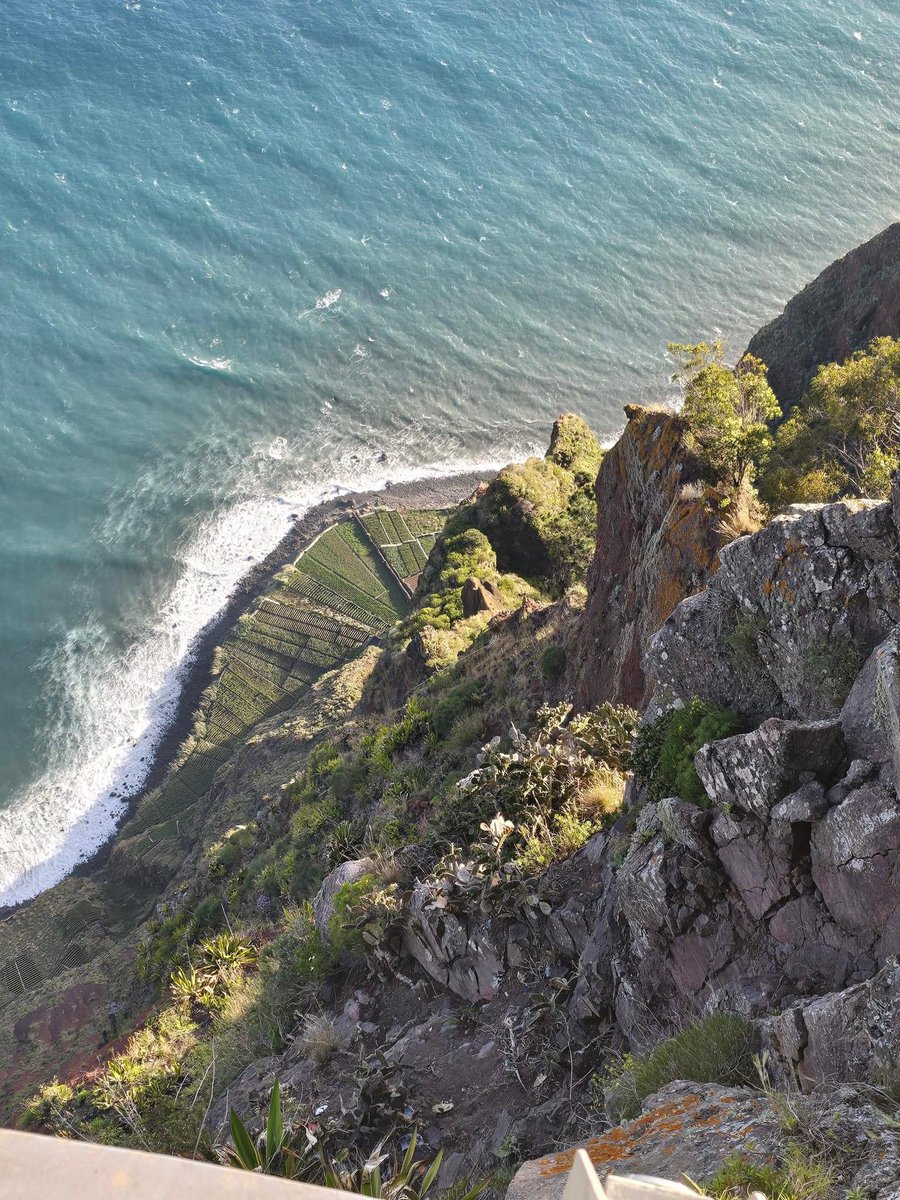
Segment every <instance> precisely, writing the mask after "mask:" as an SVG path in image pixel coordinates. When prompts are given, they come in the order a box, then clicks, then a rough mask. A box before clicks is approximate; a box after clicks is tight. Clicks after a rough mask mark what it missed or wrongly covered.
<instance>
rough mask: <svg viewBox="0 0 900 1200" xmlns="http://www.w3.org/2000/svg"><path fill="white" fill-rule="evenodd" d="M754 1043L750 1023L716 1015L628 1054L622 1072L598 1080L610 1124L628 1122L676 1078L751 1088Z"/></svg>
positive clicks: (753, 1069) (730, 1015) (732, 1015)
mask: <svg viewBox="0 0 900 1200" xmlns="http://www.w3.org/2000/svg"><path fill="white" fill-rule="evenodd" d="M758 1043H759V1035H758V1033H757V1030H756V1026H755V1025H754V1024H753V1022H752V1021H747V1020H745V1019H744V1018H743V1017H739V1016H736V1015H734V1014H731V1013H714V1014H713V1015H712V1016H711V1017H706V1018H704V1019H703V1020H702V1021H697V1022H696V1023H695V1024H693V1025H689V1026H688V1027H687V1028H686V1029H683V1030H682V1031H681V1033H676V1034H675V1036H674V1037H670V1038H667V1039H666V1040H665V1041H663V1042H659V1043H657V1045H655V1046H654V1047H653V1049H652V1050H648V1051H647V1052H646V1053H645V1054H629V1055H626V1056H625V1058H624V1060H623V1061H622V1064H621V1067H620V1069H619V1070H616V1071H611V1072H610V1073H608V1074H607V1076H606V1078H605V1079H603V1080H601V1081H600V1085H601V1089H602V1097H603V1103H604V1106H605V1108H606V1111H607V1113H608V1114H609V1116H610V1119H611V1120H612V1121H613V1122H618V1121H630V1120H632V1119H633V1118H634V1117H636V1116H637V1115H638V1114H639V1113H640V1111H641V1105H642V1104H643V1102H644V1101H645V1100H646V1099H647V1097H648V1096H652V1095H653V1094H654V1093H655V1092H658V1091H659V1089H660V1088H662V1087H665V1085H666V1084H667V1083H674V1082H675V1081H676V1080H679V1079H684V1080H688V1081H689V1082H691V1083H721V1084H727V1085H731V1086H738V1085H740V1084H749V1083H753V1082H754V1080H755V1079H756V1067H755V1064H754V1056H755V1054H756V1051H757V1047H758Z"/></svg>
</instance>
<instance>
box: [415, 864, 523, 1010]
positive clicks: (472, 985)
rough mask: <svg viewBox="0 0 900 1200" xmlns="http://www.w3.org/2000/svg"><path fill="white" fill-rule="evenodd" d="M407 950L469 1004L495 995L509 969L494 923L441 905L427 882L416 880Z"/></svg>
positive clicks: (441, 982)
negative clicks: (497, 944) (491, 925)
mask: <svg viewBox="0 0 900 1200" xmlns="http://www.w3.org/2000/svg"><path fill="white" fill-rule="evenodd" d="M403 951H404V953H406V954H408V955H409V956H410V958H413V959H415V961H416V962H417V963H418V964H419V966H421V967H422V968H423V969H424V970H425V971H426V973H427V974H428V975H430V976H431V978H432V979H434V980H436V981H437V982H438V983H440V984H441V985H442V986H443V987H446V988H448V989H449V990H450V991H451V992H453V993H454V994H455V995H457V996H459V997H460V998H461V999H463V1000H465V1001H466V1003H468V1004H474V1003H475V1002H476V1001H479V1000H490V999H492V997H493V996H495V995H496V993H497V989H498V988H499V986H500V982H501V980H502V978H503V974H504V969H505V968H504V963H503V960H502V957H501V954H500V953H499V952H498V950H497V949H496V947H495V946H494V944H493V941H492V939H491V930H490V929H489V927H488V925H487V924H486V923H484V922H483V921H479V920H478V919H477V918H476V917H475V916H471V917H470V916H469V915H468V914H464V913H459V914H457V913H451V912H448V911H447V909H445V908H440V907H438V906H437V905H435V904H434V903H433V902H432V898H431V894H430V892H429V891H428V889H427V888H426V887H424V886H423V885H422V884H417V885H416V887H415V888H414V890H413V894H412V897H411V898H410V901H409V904H408V905H407V909H406V921H405V924H404V929H403Z"/></svg>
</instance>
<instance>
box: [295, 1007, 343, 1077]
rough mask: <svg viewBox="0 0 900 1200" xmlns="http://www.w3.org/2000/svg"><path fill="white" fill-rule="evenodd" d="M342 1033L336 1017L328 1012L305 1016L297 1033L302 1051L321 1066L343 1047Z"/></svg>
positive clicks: (298, 1043)
mask: <svg viewBox="0 0 900 1200" xmlns="http://www.w3.org/2000/svg"><path fill="white" fill-rule="evenodd" d="M341 1044H342V1043H341V1035H340V1033H339V1032H338V1028H337V1025H336V1024H335V1021H334V1018H333V1017H330V1016H329V1015H328V1014H327V1013H312V1014H310V1015H309V1016H308V1017H305V1018H304V1020H303V1024H302V1025H301V1026H300V1032H299V1033H298V1035H297V1045H298V1046H299V1047H300V1050H301V1051H302V1053H303V1054H304V1055H305V1056H306V1057H307V1058H310V1059H312V1061H313V1062H314V1063H315V1064H316V1065H317V1066H319V1067H321V1066H324V1065H325V1063H327V1062H328V1060H329V1059H330V1058H331V1056H332V1055H333V1054H335V1053H336V1052H337V1051H338V1050H340V1048H341Z"/></svg>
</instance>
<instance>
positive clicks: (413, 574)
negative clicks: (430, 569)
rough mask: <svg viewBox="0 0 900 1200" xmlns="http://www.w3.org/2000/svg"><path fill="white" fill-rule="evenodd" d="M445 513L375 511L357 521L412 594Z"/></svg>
mask: <svg viewBox="0 0 900 1200" xmlns="http://www.w3.org/2000/svg"><path fill="white" fill-rule="evenodd" d="M448 515H449V510H436V509H406V510H404V511H403V512H399V511H397V510H396V509H390V508H376V509H375V510H374V511H373V512H369V513H365V514H364V515H363V516H361V517H359V523H360V525H361V526H362V528H363V530H364V531H365V533H366V534H367V535H368V537H369V539H370V540H371V541H372V542H373V543H374V545H375V546H377V548H378V551H379V553H380V554H381V556H382V558H383V559H384V561H385V562H386V563H387V565H388V567H390V569H391V571H392V572H393V573H394V575H396V577H397V579H398V580H400V582H401V583H402V584H403V587H404V589H405V590H406V591H407V592H408V593H410V594H412V592H413V591H414V590H415V587H416V584H417V583H418V579H419V576H420V575H421V573H422V571H423V569H424V567H425V563H426V562H427V561H428V555H429V554H430V553H431V549H432V547H433V546H434V543H435V541H436V540H437V537H438V534H439V533H440V532H441V529H443V526H444V521H445V520H446V519H447V516H448Z"/></svg>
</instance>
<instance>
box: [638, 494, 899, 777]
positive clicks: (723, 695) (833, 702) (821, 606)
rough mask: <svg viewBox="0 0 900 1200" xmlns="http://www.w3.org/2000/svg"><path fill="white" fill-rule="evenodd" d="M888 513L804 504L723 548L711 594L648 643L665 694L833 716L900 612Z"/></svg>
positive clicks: (759, 710) (649, 667) (690, 604)
mask: <svg viewBox="0 0 900 1200" xmlns="http://www.w3.org/2000/svg"><path fill="white" fill-rule="evenodd" d="M889 516H890V512H889V510H888V506H886V505H871V504H861V503H860V502H855V501H854V502H850V501H848V502H842V503H841V504H832V505H825V506H803V507H802V509H800V510H798V511H792V512H790V513H787V514H783V515H782V516H781V517H779V518H777V519H776V520H774V521H771V522H770V523H769V524H768V525H767V526H766V527H765V528H763V529H761V530H760V531H759V532H758V533H756V534H754V535H753V536H752V537H744V538H738V539H737V541H735V542H732V543H731V544H730V545H728V546H726V547H725V548H724V549H723V550H722V551H721V553H720V556H719V557H720V563H721V565H720V568H719V570H718V572H717V573H716V574H715V575H714V576H713V577H712V579H711V580H710V581H709V584H708V585H707V587H706V589H705V591H703V592H701V593H699V594H698V595H696V596H693V597H691V598H690V600H687V601H683V602H682V603H681V604H680V605H678V607H677V608H676V609H675V611H674V612H673V613H672V615H671V617H670V618H669V620H668V621H667V622H666V623H665V624H664V625H663V627H662V628H661V629H660V630H659V631H658V633H657V634H656V635H655V637H654V638H653V639H652V641H651V642H650V645H649V648H648V651H647V656H646V662H645V669H646V672H647V674H648V675H649V676H650V677H651V678H652V680H653V681H654V682H655V684H656V689H657V692H656V694H657V696H660V695H664V696H666V697H667V698H668V699H669V700H673V699H681V700H684V701H686V700H688V699H690V698H691V697H692V696H700V697H701V698H703V699H705V700H707V701H710V702H713V703H716V704H719V705H722V706H723V707H725V708H732V709H736V710H737V711H739V712H742V713H745V714H747V715H748V716H756V717H766V716H772V715H774V716H785V717H796V718H800V719H803V720H810V719H813V720H815V719H821V718H824V717H832V716H835V715H836V714H837V712H838V711H839V710H840V708H841V706H842V704H843V703H844V700H845V699H846V697H847V693H848V692H849V690H850V687H851V685H852V683H853V681H854V679H855V677H856V675H857V674H858V671H859V669H860V667H861V666H862V663H863V662H864V661H865V658H866V657H867V655H868V654H869V653H870V652H871V650H872V648H873V647H874V646H875V645H877V644H878V643H879V642H881V641H883V640H884V639H885V637H887V635H888V634H889V633H890V632H891V630H892V629H893V627H894V625H895V624H897V622H898V620H900V562H898V556H897V535H896V529H894V530H893V532H892V529H891V524H892V522H891V523H889V520H888V518H889ZM860 756H861V757H871V755H869V754H867V753H860Z"/></svg>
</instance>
